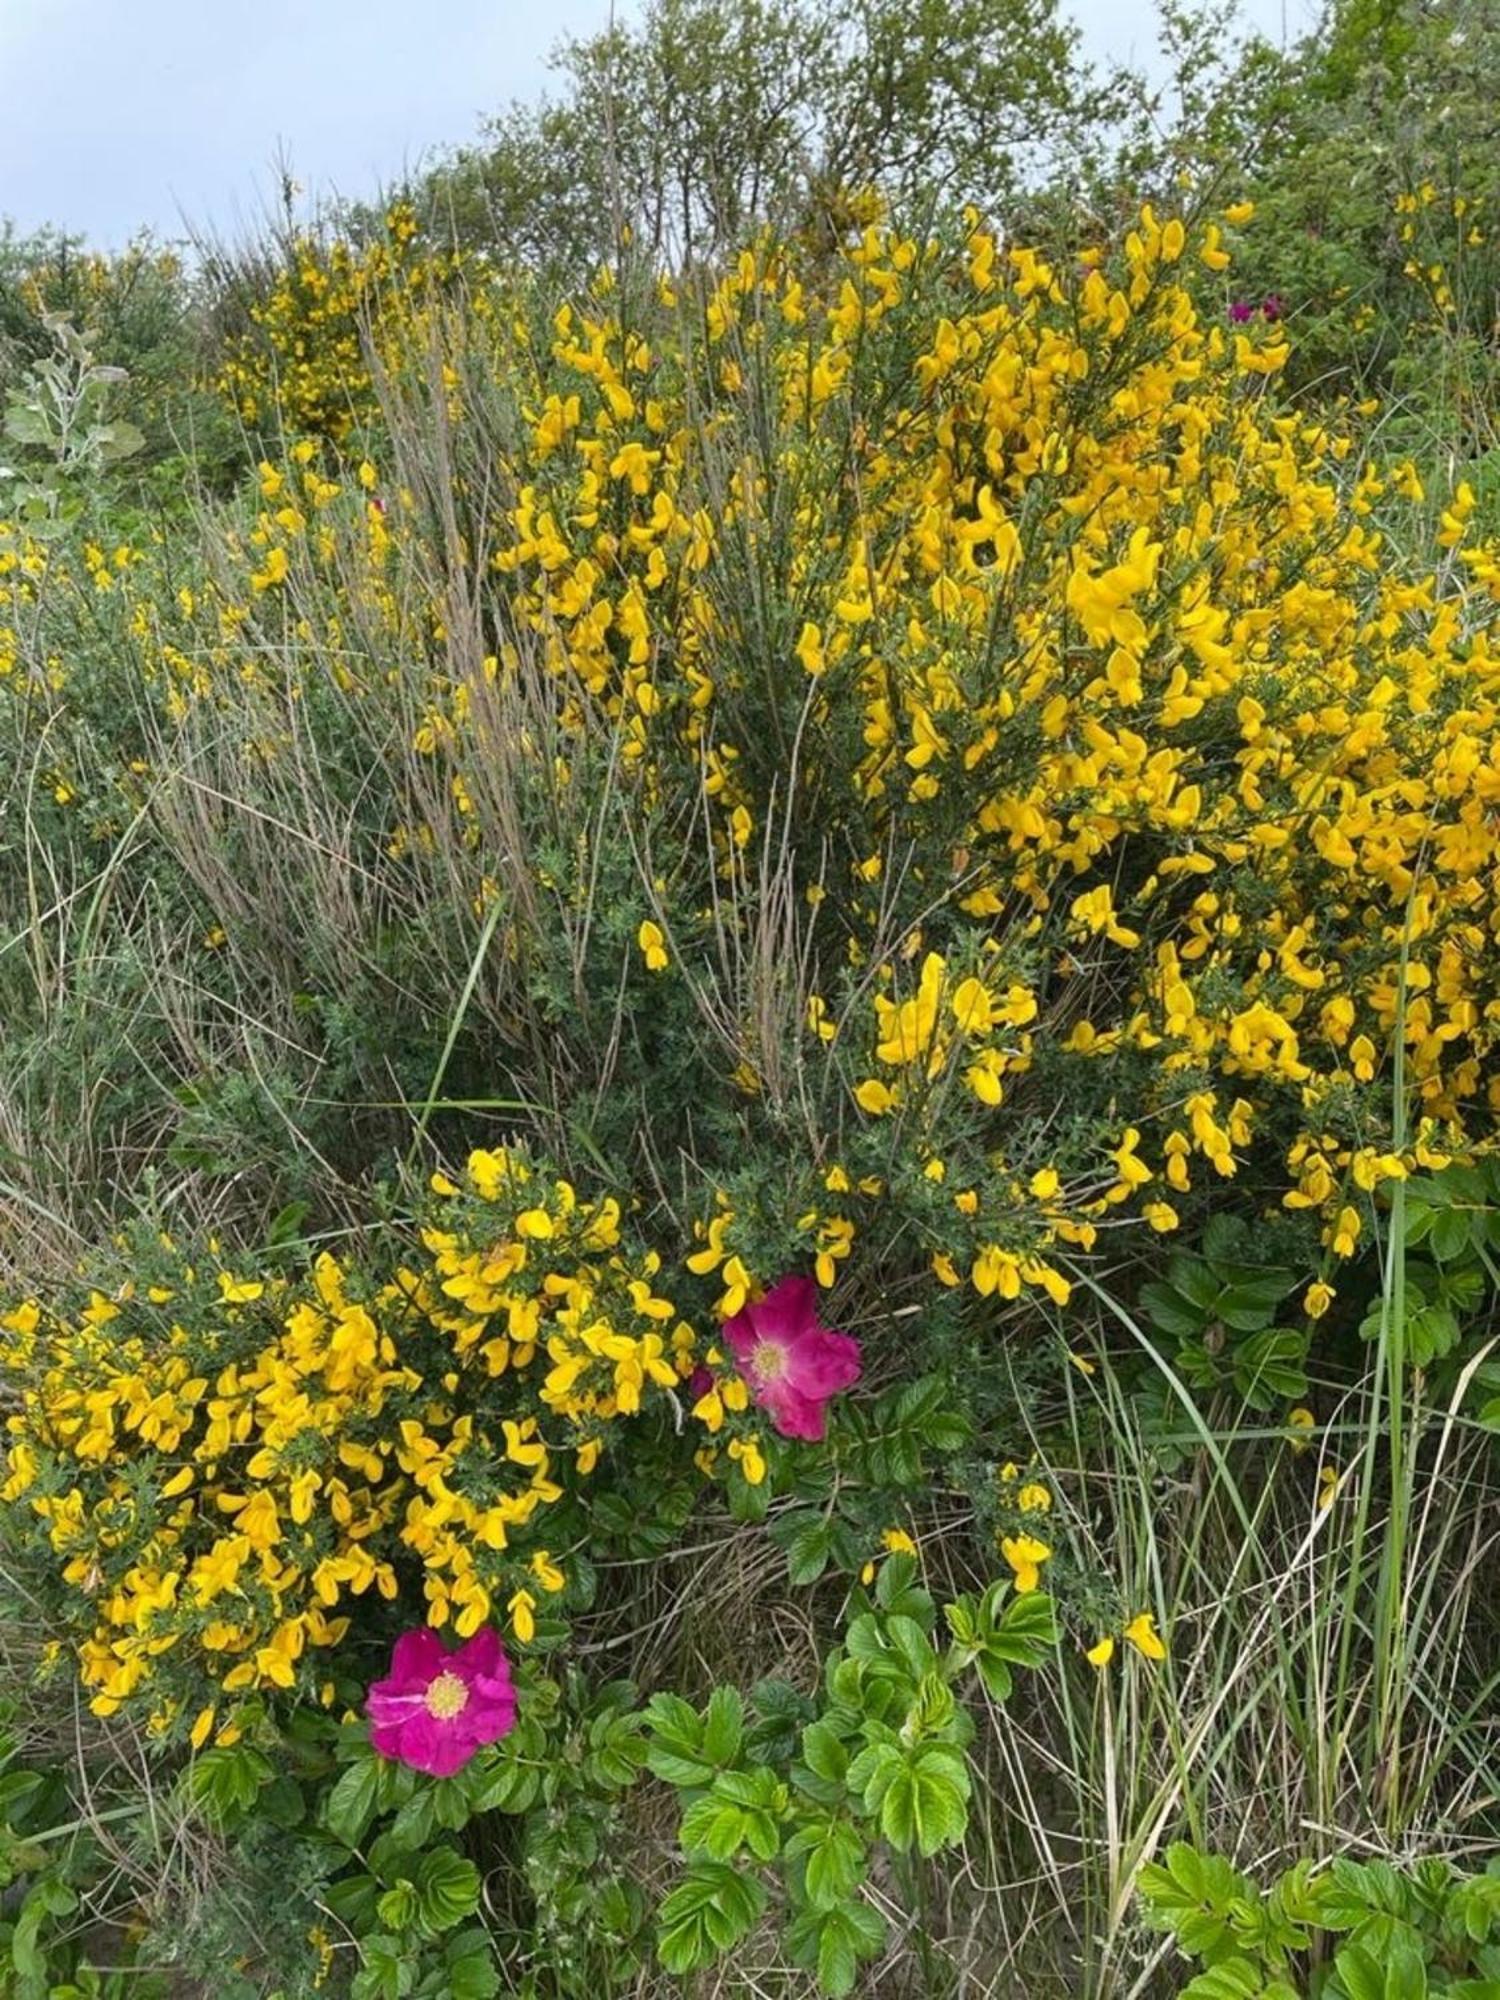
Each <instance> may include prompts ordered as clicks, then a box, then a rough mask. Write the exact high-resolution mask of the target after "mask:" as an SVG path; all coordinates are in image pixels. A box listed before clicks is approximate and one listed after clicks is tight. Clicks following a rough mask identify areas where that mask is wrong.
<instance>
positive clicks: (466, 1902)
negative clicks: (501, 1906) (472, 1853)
mask: <svg viewBox="0 0 1500 2000" xmlns="http://www.w3.org/2000/svg"><path fill="white" fill-rule="evenodd" d="M413 1881H414V1882H415V1885H416V1891H417V1909H416V1927H417V1929H418V1930H419V1931H421V1933H422V1934H423V1936H424V1937H438V1936H440V1935H441V1933H442V1932H443V1931H447V1930H452V1928H453V1926H454V1925H455V1924H457V1923H462V1922H463V1920H464V1918H465V1917H471V1916H473V1914H474V1912H475V1910H477V1909H478V1907H479V1870H478V1869H477V1868H476V1867H475V1866H474V1863H473V1862H472V1861H468V1860H465V1858H464V1857H463V1855H461V1854H455V1853H454V1851H453V1849H452V1848H451V1847H433V1848H429V1849H428V1851H427V1852H426V1853H425V1854H424V1855H423V1856H422V1857H421V1859H420V1860H419V1861H418V1862H417V1865H416V1868H415V1870H414V1873H413Z"/></svg>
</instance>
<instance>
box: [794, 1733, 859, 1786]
mask: <svg viewBox="0 0 1500 2000" xmlns="http://www.w3.org/2000/svg"><path fill="white" fill-rule="evenodd" d="M802 1761H803V1763H804V1764H805V1765H806V1766H807V1768H808V1770H809V1771H811V1772H812V1773H813V1775H814V1776H815V1777H818V1778H821V1779H822V1780H823V1781H824V1783H825V1784H829V1785H842V1784H843V1782H844V1779H845V1777H846V1776H847V1774H848V1770H849V1750H848V1746H847V1745H846V1744H845V1743H844V1741H843V1739H842V1738H841V1737H840V1736H839V1734H838V1732H837V1731H836V1730H835V1729H834V1728H833V1727H832V1726H831V1724H829V1723H827V1722H810V1723H808V1725H807V1727H806V1728H805V1729H804V1730H803V1732H802Z"/></svg>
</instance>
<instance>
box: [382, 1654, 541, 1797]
mask: <svg viewBox="0 0 1500 2000" xmlns="http://www.w3.org/2000/svg"><path fill="white" fill-rule="evenodd" d="M366 1708H367V1713H368V1714H369V1718H370V1741H371V1742H372V1743H373V1744H374V1746H375V1748H376V1749H377V1750H378V1751H379V1752H380V1754H381V1756H382V1757H393V1758H395V1760H396V1761H397V1762H398V1763H401V1764H410V1766H411V1767H412V1769H413V1770H414V1771H427V1772H429V1773H430V1774H431V1776H433V1777H434V1778H447V1777H451V1776H452V1774H453V1773H454V1772H455V1771H457V1770H461V1769H462V1768H463V1766H464V1765H465V1764H467V1763H468V1761H469V1759H470V1758H471V1757H472V1756H473V1755H474V1752H475V1751H476V1750H478V1749H479V1748H480V1747H481V1745H483V1744H486V1743H498V1742H499V1740H500V1738H501V1737H502V1736H504V1735H506V1734H507V1733H508V1732H509V1731H510V1729H511V1728H512V1727H513V1726H514V1724H515V1720H516V1691H515V1688H514V1687H513V1686H512V1685H511V1678H510V1666H509V1664H508V1662H507V1660H506V1658H505V1653H504V1650H503V1648H502V1647H501V1644H500V1634H499V1633H498V1632H497V1631H496V1630H495V1628H494V1626H493V1625H486V1626H485V1627H484V1629H483V1631H481V1632H476V1633H475V1634H474V1637H473V1638H472V1639H470V1640H469V1641H468V1643H467V1644H466V1645H463V1646H460V1647H459V1649H458V1651H457V1652H456V1653H450V1652H449V1651H448V1650H447V1648H446V1647H445V1646H444V1645H443V1642H442V1640H441V1639H439V1637H438V1635H437V1633H436V1632H434V1631H433V1630H432V1628H431V1627H430V1626H425V1625H424V1626H422V1627H420V1628H419V1629H418V1630H417V1631H415V1632H403V1633H402V1635H401V1637H400V1638H399V1639H398V1640H397V1641H396V1648H395V1651H394V1653H393V1654H392V1655H391V1671H390V1673H389V1675H388V1676H387V1678H386V1679H385V1680H383V1681H376V1682H374V1683H373V1684H372V1686H371V1688H370V1692H369V1696H368V1700H367V1703H366Z"/></svg>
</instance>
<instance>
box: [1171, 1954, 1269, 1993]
mask: <svg viewBox="0 0 1500 2000" xmlns="http://www.w3.org/2000/svg"><path fill="white" fill-rule="evenodd" d="M1265 1991H1266V1981H1265V1975H1264V1973H1262V1972H1261V1971H1260V1969H1259V1967H1257V1966H1254V1965H1252V1964H1251V1963H1250V1960H1249V1959H1248V1958H1226V1959H1223V1960H1221V1961H1220V1963H1219V1964H1218V1965H1211V1966H1210V1967H1209V1969H1208V1970H1207V1972H1200V1973H1199V1974H1198V1977H1197V1978H1196V1979H1191V1980H1189V1981H1188V1983H1187V1985H1186V1986H1184V1987H1183V1989H1182V2000H1262V1996H1263V1995H1264V1993H1265Z"/></svg>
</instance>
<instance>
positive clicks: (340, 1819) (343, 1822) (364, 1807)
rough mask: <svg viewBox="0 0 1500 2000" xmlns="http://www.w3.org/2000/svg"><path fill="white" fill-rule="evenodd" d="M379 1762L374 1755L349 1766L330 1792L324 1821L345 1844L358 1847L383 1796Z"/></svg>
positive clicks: (325, 1806)
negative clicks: (381, 1795) (381, 1794)
mask: <svg viewBox="0 0 1500 2000" xmlns="http://www.w3.org/2000/svg"><path fill="white" fill-rule="evenodd" d="M380 1781H381V1770H380V1764H379V1762H378V1761H377V1759H376V1758H375V1757H373V1756H370V1757H361V1758H360V1759H359V1760H358V1761H357V1762H356V1763H353V1764H351V1765H350V1766H349V1768H348V1770H347V1771H345V1772H344V1773H343V1774H342V1776H341V1777H340V1778H339V1780H338V1782H337V1784H335V1786H334V1788H333V1790H332V1791H331V1792H330V1793H329V1794H328V1799H327V1802H326V1804H325V1805H324V1807H323V1823H324V1825H325V1826H326V1827H327V1828H328V1831H329V1832H330V1833H331V1834H333V1835H334V1836H335V1838H336V1839H338V1840H341V1841H343V1843H344V1845H345V1846H346V1847H358V1845H359V1843H360V1837H361V1836H362V1834H363V1833H364V1830H365V1828H366V1827H367V1826H368V1825H369V1824H370V1820H371V1818H372V1817H373V1815H374V1812H375V1807H376V1803H377V1801H378V1800H379V1797H380Z"/></svg>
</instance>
